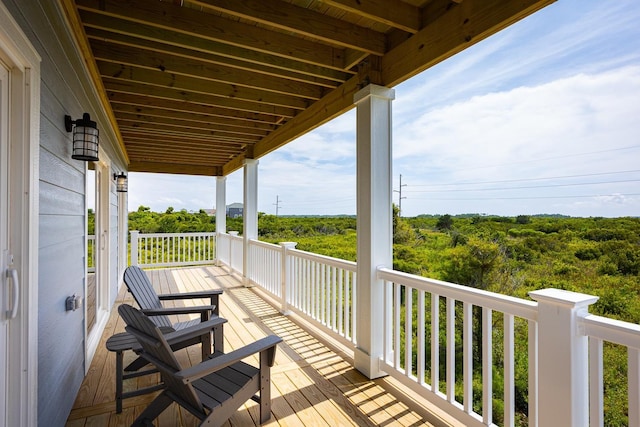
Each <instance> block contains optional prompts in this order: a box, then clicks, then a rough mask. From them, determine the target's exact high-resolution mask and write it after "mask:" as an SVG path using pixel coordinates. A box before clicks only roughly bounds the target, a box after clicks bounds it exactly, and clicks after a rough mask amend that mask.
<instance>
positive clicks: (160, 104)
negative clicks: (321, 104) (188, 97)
mask: <svg viewBox="0 0 640 427" xmlns="http://www.w3.org/2000/svg"><path fill="white" fill-rule="evenodd" d="M108 97H109V100H110V102H111V104H112V105H115V104H125V105H130V106H134V107H153V108H158V109H166V110H170V111H177V112H183V113H187V114H189V113H194V114H202V115H207V116H212V117H217V118H220V119H225V120H226V119H229V120H230V121H233V120H235V121H238V122H239V123H242V122H246V123H247V124H248V125H250V126H251V125H254V124H255V125H268V126H271V127H274V126H278V123H279V122H281V118H280V117H277V116H272V115H267V114H259V113H249V112H246V111H238V110H230V109H227V108H224V107H218V106H213V105H204V104H194V103H192V102H189V101H182V100H171V99H159V98H153V97H147V96H144V95H136V94H129V93H124V92H109V93H108Z"/></svg>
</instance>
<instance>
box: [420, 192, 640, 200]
mask: <svg viewBox="0 0 640 427" xmlns="http://www.w3.org/2000/svg"><path fill="white" fill-rule="evenodd" d="M620 196H623V197H628V196H640V193H614V194H590V195H569V196H523V197H461V198H447V197H434V198H431V197H430V198H428V199H420V198H418V199H415V200H440V201H442V200H448V201H469V200H474V201H478V200H479V201H482V200H537V199H586V198H593V197H620Z"/></svg>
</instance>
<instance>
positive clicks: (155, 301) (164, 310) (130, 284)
mask: <svg viewBox="0 0 640 427" xmlns="http://www.w3.org/2000/svg"><path fill="white" fill-rule="evenodd" d="M124 283H125V285H127V289H128V290H129V292H131V294H132V295H133V298H134V299H135V300H136V302H137V303H138V305H139V306H140V309H141V310H142V312H143V313H144V314H146V315H147V316H151V320H152V321H153V323H155V324H156V325H157V326H158V327H160V329H161V330H162V331H163V332H172V331H179V330H182V329H185V328H188V327H190V326H193V325H195V324H198V323H200V322H205V321H207V320H209V319H210V318H211V317H217V316H218V315H219V300H218V298H219V296H220V295H221V294H222V290H221V289H211V290H206V291H196V292H184V293H178V294H163V295H158V294H157V293H156V291H155V289H153V285H152V284H151V281H150V280H149V277H148V276H147V273H145V272H144V270H142V269H141V268H140V267H138V266H130V267H127V269H126V270H125V271H124ZM196 298H210V301H211V305H206V306H195V307H163V306H162V303H161V301H166V300H185V299H196ZM191 313H199V314H200V319H192V320H189V321H186V322H178V323H172V322H171V320H169V317H168V316H169V315H175V314H191ZM213 343H215V350H216V351H224V348H223V344H224V340H223V334H222V328H221V327H220V328H214V329H213ZM185 344H188V343H185ZM211 344H212V342H211V336H209V338H208V339H206V338H204V339H202V359H203V360H204V359H205V358H207V357H208V356H209V355H210V354H211ZM145 364H146V363H140V361H134V362H133V363H132V364H130V365H129V366H127V367H126V368H125V370H126V371H135V370H138V369H140V368H141V367H142V366H144V365H145Z"/></svg>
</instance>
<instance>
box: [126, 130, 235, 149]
mask: <svg viewBox="0 0 640 427" xmlns="http://www.w3.org/2000/svg"><path fill="white" fill-rule="evenodd" d="M122 134H123V137H124V138H125V139H126V140H127V141H129V140H130V141H139V140H147V141H154V142H156V144H165V143H172V144H177V145H192V144H193V145H202V146H210V145H211V144H216V146H217V147H218V150H220V152H222V153H225V154H234V153H237V152H238V151H239V150H242V149H243V148H245V147H246V146H247V144H243V143H237V142H229V141H225V140H219V139H215V138H206V139H203V138H195V137H194V138H191V137H189V138H184V137H176V136H173V135H169V134H164V135H163V134H158V133H155V132H147V131H145V130H129V129H127V130H125V131H123V132H122Z"/></svg>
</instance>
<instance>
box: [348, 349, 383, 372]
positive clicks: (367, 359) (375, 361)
mask: <svg viewBox="0 0 640 427" xmlns="http://www.w3.org/2000/svg"><path fill="white" fill-rule="evenodd" d="M353 365H354V368H356V369H357V370H358V371H360V373H361V374H362V375H364V376H365V377H367V378H369V379H372V380H373V379H375V378H381V377H386V376H387V373H386V372H384V371H381V370H380V358H379V357H371V355H369V354H368V353H367V352H365V351H364V350H362V349H360V348H356V349H355V350H354V351H353Z"/></svg>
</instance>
